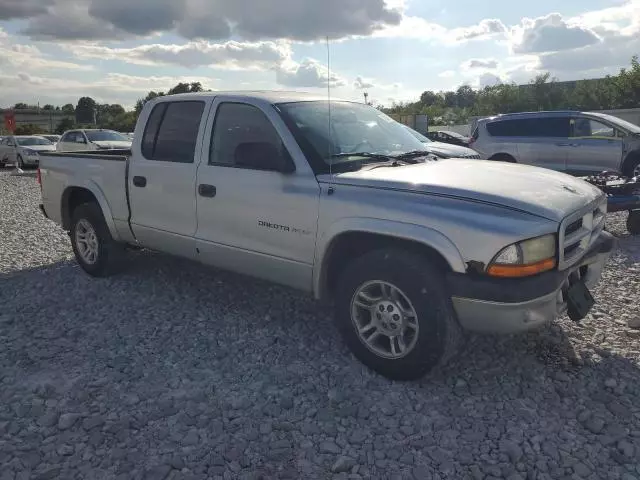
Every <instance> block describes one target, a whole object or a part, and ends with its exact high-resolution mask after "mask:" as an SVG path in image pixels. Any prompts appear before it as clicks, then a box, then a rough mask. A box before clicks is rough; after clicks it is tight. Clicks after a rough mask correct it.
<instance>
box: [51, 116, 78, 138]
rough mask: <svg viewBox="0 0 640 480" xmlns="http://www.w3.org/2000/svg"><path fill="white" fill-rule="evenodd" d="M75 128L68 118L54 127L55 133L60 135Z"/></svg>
mask: <svg viewBox="0 0 640 480" xmlns="http://www.w3.org/2000/svg"><path fill="white" fill-rule="evenodd" d="M74 126H75V122H74V121H73V120H71V119H70V118H63V119H62V120H60V122H59V123H58V125H57V126H56V133H57V134H58V135H62V134H63V133H64V132H66V131H67V130H71V129H72V128H73V127H74Z"/></svg>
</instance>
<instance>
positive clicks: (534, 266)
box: [487, 258, 556, 278]
mask: <svg viewBox="0 0 640 480" xmlns="http://www.w3.org/2000/svg"><path fill="white" fill-rule="evenodd" d="M554 268H556V259H555V258H547V259H546V260H542V261H540V262H536V263H531V264H529V265H491V266H490V267H489V268H488V269H487V273H488V274H489V275H491V276H492V277H503V278H520V277H530V276H532V275H536V274H538V273H542V272H546V271H548V270H553V269H554Z"/></svg>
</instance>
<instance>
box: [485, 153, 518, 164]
mask: <svg viewBox="0 0 640 480" xmlns="http://www.w3.org/2000/svg"><path fill="white" fill-rule="evenodd" d="M489 160H495V161H496V162H508V163H516V159H515V158H513V157H512V156H511V155H509V154H508V153H497V154H495V155H494V156H492V157H491V158H490V159H489Z"/></svg>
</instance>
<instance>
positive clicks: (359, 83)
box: [353, 75, 376, 90]
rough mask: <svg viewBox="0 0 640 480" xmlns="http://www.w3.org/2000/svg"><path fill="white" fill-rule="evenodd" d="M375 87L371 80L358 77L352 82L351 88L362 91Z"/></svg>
mask: <svg viewBox="0 0 640 480" xmlns="http://www.w3.org/2000/svg"><path fill="white" fill-rule="evenodd" d="M375 86H376V85H375V83H373V80H369V79H367V78H362V77H361V76H359V75H358V76H357V77H356V79H355V80H354V81H353V88H355V89H357V90H364V89H365V88H373V87H375Z"/></svg>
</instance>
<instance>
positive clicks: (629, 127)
mask: <svg viewBox="0 0 640 480" xmlns="http://www.w3.org/2000/svg"><path fill="white" fill-rule="evenodd" d="M594 115H595V116H596V117H600V118H602V119H603V120H608V121H609V122H611V123H613V124H614V125H616V126H618V127H621V128H624V129H625V130H628V131H630V132H633V133H640V127H639V126H638V125H634V124H633V123H631V122H627V121H626V120H622V119H621V118H618V117H614V116H613V115H607V114H606V113H594Z"/></svg>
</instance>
